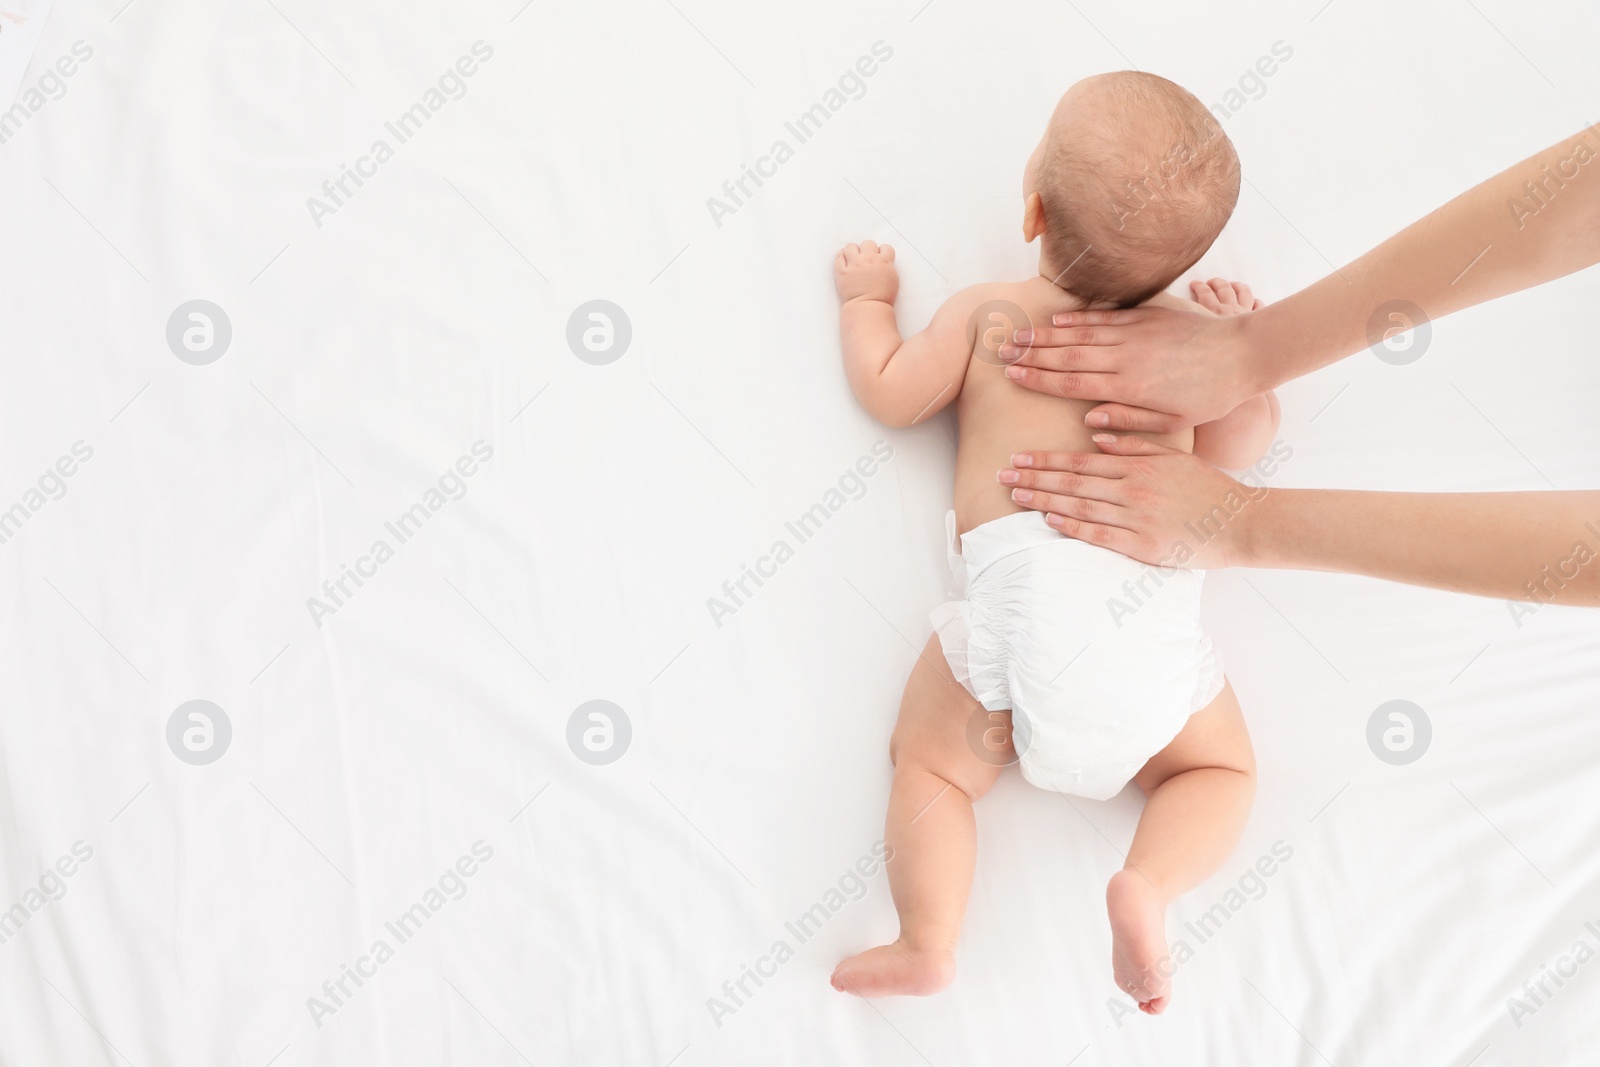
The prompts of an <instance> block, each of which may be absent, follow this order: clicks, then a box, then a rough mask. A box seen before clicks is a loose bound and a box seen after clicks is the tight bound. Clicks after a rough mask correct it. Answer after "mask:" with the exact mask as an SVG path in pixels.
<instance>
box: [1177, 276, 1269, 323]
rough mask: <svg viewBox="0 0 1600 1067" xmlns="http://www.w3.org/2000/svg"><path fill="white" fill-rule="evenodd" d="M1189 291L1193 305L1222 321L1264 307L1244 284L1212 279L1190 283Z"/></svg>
mask: <svg viewBox="0 0 1600 1067" xmlns="http://www.w3.org/2000/svg"><path fill="white" fill-rule="evenodd" d="M1189 290H1190V291H1191V292H1193V293H1194V302H1195V303H1197V304H1199V305H1200V306H1201V307H1203V308H1205V309H1206V310H1207V311H1209V312H1211V313H1212V314H1213V315H1217V316H1220V317H1222V318H1224V319H1228V318H1232V317H1233V316H1235V315H1243V314H1244V313H1245V312H1247V311H1259V310H1261V309H1262V308H1264V307H1266V305H1265V304H1263V303H1262V302H1261V301H1259V300H1257V299H1256V298H1255V294H1254V293H1252V292H1251V291H1250V287H1249V286H1248V285H1246V284H1245V283H1244V282H1230V281H1228V280H1226V279H1224V278H1212V279H1211V280H1210V281H1209V282H1190V283H1189Z"/></svg>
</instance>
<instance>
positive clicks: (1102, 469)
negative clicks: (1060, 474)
mask: <svg viewBox="0 0 1600 1067" xmlns="http://www.w3.org/2000/svg"><path fill="white" fill-rule="evenodd" d="M1011 466H1013V467H1015V468H1017V469H1018V470H1024V469H1028V468H1032V469H1034V470H1051V471H1067V472H1069V473H1072V474H1087V475H1091V476H1092V477H1095V478H1122V477H1125V476H1126V475H1127V473H1128V461H1127V460H1125V459H1123V458H1122V457H1121V456H1113V455H1107V454H1106V453H1104V452H1016V453H1013V454H1012V456H1011Z"/></svg>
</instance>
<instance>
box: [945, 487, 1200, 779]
mask: <svg viewBox="0 0 1600 1067" xmlns="http://www.w3.org/2000/svg"><path fill="white" fill-rule="evenodd" d="M947 521H948V529H949V535H950V567H951V570H952V571H954V572H955V577H956V581H957V583H958V585H959V587H960V589H961V592H962V595H963V599H961V600H953V601H950V602H949V603H945V604H941V605H940V606H939V607H937V608H935V609H934V611H933V626H934V629H935V630H936V631H937V632H938V634H939V642H940V644H941V645H942V646H943V647H944V654H945V659H947V660H948V661H949V662H950V669H951V670H952V671H954V672H955V676H956V678H957V679H958V680H959V681H960V682H961V684H962V685H963V686H965V687H966V688H967V691H968V692H970V693H971V694H972V695H973V697H975V698H976V699H977V700H978V701H979V702H980V703H982V704H983V706H984V707H985V708H987V709H989V710H990V711H1005V710H1007V709H1010V711H1011V713H1012V739H1013V741H1014V742H1015V744H1016V748H1017V754H1018V757H1019V759H1020V762H1021V764H1022V776H1023V777H1024V778H1026V779H1027V780H1028V781H1030V782H1032V783H1033V784H1034V785H1037V786H1039V787H1041V788H1044V789H1053V790H1056V791H1058V792H1061V793H1068V794H1071V795H1072V796H1080V797H1087V798H1089V799H1091V800H1105V799H1107V798H1108V797H1112V796H1115V795H1116V794H1117V793H1118V792H1120V791H1121V789H1122V787H1123V786H1124V785H1126V784H1127V783H1128V781H1129V779H1131V778H1132V777H1133V776H1134V775H1135V774H1136V773H1138V771H1139V768H1141V767H1143V766H1144V765H1145V763H1146V762H1148V761H1149V759H1150V757H1151V756H1154V755H1155V754H1156V753H1157V752H1160V751H1161V750H1162V749H1163V748H1165V747H1166V746H1167V744H1168V743H1169V742H1170V741H1171V740H1172V739H1173V738H1174V737H1176V736H1177V735H1178V731H1180V730H1182V729H1183V724H1184V723H1185V722H1187V721H1188V719H1189V716H1190V715H1192V714H1193V713H1194V712H1196V711H1198V710H1200V709H1201V708H1203V707H1205V706H1206V705H1207V704H1209V703H1211V701H1212V700H1213V699H1214V698H1215V697H1216V695H1217V694H1218V693H1219V692H1221V691H1222V685H1223V681H1224V679H1223V675H1222V662H1221V660H1220V659H1219V658H1218V656H1217V653H1216V650H1215V649H1214V648H1213V647H1212V645H1211V639H1210V638H1208V637H1207V636H1206V634H1205V631H1203V630H1202V629H1201V628H1200V586H1201V584H1202V582H1203V580H1204V578H1205V572H1204V571H1189V570H1182V569H1172V570H1162V569H1159V568H1156V567H1150V566H1147V565H1145V564H1143V563H1140V562H1139V561H1137V560H1133V559H1129V558H1128V557H1127V556H1123V555H1120V554H1118V553H1116V552H1112V551H1110V550H1109V549H1104V548H1100V547H1098V546H1096V545H1091V544H1086V543H1084V542H1082V541H1074V540H1072V539H1071V538H1067V537H1063V536H1062V535H1060V534H1058V533H1056V532H1055V531H1054V530H1052V529H1051V528H1050V527H1049V526H1048V525H1047V524H1046V523H1045V521H1044V516H1043V515H1042V514H1040V513H1039V512H1036V511H1024V512H1020V513H1018V514H1016V515H1007V516H1006V517H1005V518H1002V519H995V520H994V521H993V522H986V523H984V524H983V525H982V526H979V527H977V528H976V529H973V530H969V531H967V533H966V534H965V535H963V536H962V537H961V538H960V539H959V542H960V543H959V548H958V547H957V538H956V536H955V513H954V512H952V513H951V514H950V516H949V519H948V520H947Z"/></svg>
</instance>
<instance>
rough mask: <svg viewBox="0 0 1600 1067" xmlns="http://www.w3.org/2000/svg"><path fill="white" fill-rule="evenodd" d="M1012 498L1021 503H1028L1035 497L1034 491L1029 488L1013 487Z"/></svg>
mask: <svg viewBox="0 0 1600 1067" xmlns="http://www.w3.org/2000/svg"><path fill="white" fill-rule="evenodd" d="M1011 499H1012V500H1015V501H1016V502H1017V503H1019V504H1026V503H1027V502H1028V501H1030V500H1032V499H1033V493H1032V492H1030V491H1029V490H1027V489H1013V490H1011Z"/></svg>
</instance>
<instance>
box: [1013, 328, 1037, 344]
mask: <svg viewBox="0 0 1600 1067" xmlns="http://www.w3.org/2000/svg"><path fill="white" fill-rule="evenodd" d="M1011 338H1012V340H1014V341H1016V342H1017V344H1019V345H1031V344H1033V331H1032V330H1018V331H1017V332H1016V333H1014V334H1012V335H1011Z"/></svg>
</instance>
